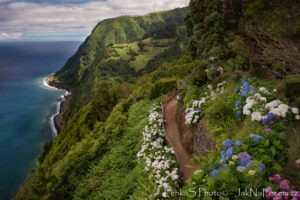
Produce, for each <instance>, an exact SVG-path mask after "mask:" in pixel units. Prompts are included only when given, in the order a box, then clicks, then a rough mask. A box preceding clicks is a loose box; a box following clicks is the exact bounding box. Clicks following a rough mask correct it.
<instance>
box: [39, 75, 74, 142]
mask: <svg viewBox="0 0 300 200" xmlns="http://www.w3.org/2000/svg"><path fill="white" fill-rule="evenodd" d="M43 84H44V86H45V87H47V88H48V89H52V90H58V91H64V92H65V94H64V95H62V96H61V97H60V99H59V101H58V103H57V104H56V111H55V113H54V114H53V115H52V116H51V117H50V118H49V123H50V126H51V130H52V136H53V138H55V137H56V136H57V135H58V134H59V133H60V132H61V130H62V122H61V120H60V117H59V115H60V113H61V111H62V109H63V106H64V101H65V100H66V99H67V98H68V97H70V95H71V92H69V91H68V90H67V89H62V88H57V87H55V86H53V85H51V84H50V83H49V77H45V78H44V79H43Z"/></svg>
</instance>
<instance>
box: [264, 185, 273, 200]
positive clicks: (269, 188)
mask: <svg viewBox="0 0 300 200" xmlns="http://www.w3.org/2000/svg"><path fill="white" fill-rule="evenodd" d="M264 192H265V196H266V197H267V198H268V199H271V198H273V194H272V188H271V187H270V186H269V187H267V188H265V189H264Z"/></svg>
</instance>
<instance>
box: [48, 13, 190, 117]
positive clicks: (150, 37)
mask: <svg viewBox="0 0 300 200" xmlns="http://www.w3.org/2000/svg"><path fill="white" fill-rule="evenodd" d="M187 11H188V9H187V8H180V9H174V10H171V11H165V12H157V13H151V14H148V15H145V16H141V17H129V16H121V17H117V18H113V19H107V20H104V21H102V22H100V23H99V24H98V25H97V26H96V27H95V29H94V30H93V32H92V34H91V36H89V37H88V38H87V39H86V41H85V42H84V43H83V44H82V45H81V46H80V47H79V49H78V51H77V52H76V54H75V55H74V56H73V57H71V58H70V59H69V60H68V61H67V63H66V64H65V66H64V67H63V68H62V69H61V70H60V71H58V72H57V73H55V74H54V76H53V77H52V78H51V81H52V84H54V85H58V86H60V87H65V88H69V89H72V93H73V97H72V99H70V100H69V101H68V102H67V104H70V106H67V107H66V110H65V111H64V115H63V117H64V120H68V119H69V118H70V117H71V116H72V115H73V114H75V113H76V112H77V111H78V110H79V109H80V108H81V107H82V106H84V105H86V104H87V103H88V102H89V100H90V97H91V95H92V94H93V93H94V90H95V89H96V88H97V86H98V84H99V83H100V82H101V81H103V80H112V81H114V82H116V83H122V82H124V81H125V82H131V83H133V82H134V81H135V79H136V77H137V75H138V73H140V72H141V71H142V70H146V69H149V68H153V66H155V65H156V66H157V65H158V64H161V63H163V62H164V61H168V60H170V59H171V58H174V57H178V56H181V55H182V53H183V51H184V48H185V46H186V43H187V42H186V37H185V29H184V27H182V25H183V24H184V22H183V21H184V17H185V15H186V14H187ZM71 108H72V109H71Z"/></svg>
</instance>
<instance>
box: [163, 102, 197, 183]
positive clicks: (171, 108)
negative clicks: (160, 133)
mask: <svg viewBox="0 0 300 200" xmlns="http://www.w3.org/2000/svg"><path fill="white" fill-rule="evenodd" d="M176 111H177V101H176V99H175V98H174V99H172V100H170V101H169V102H168V103H167V104H166V105H165V106H164V117H165V120H166V126H165V129H166V134H167V136H168V138H169V140H170V142H171V144H172V146H173V148H174V151H175V153H176V155H177V159H178V162H179V164H180V168H181V170H182V173H183V180H184V182H186V181H187V180H188V179H189V177H190V176H191V174H192V173H193V172H194V170H195V169H191V168H187V167H186V165H193V164H192V163H191V162H190V159H191V158H192V155H191V154H189V153H188V152H187V151H186V150H185V149H184V148H183V146H182V144H181V137H180V132H179V128H178V124H177V122H176Z"/></svg>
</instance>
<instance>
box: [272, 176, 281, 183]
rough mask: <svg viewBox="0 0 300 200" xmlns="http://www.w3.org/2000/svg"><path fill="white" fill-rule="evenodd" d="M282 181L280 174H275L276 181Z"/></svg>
mask: <svg viewBox="0 0 300 200" xmlns="http://www.w3.org/2000/svg"><path fill="white" fill-rule="evenodd" d="M280 179H281V177H280V175H279V174H274V176H273V180H274V181H279V180H280Z"/></svg>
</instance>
